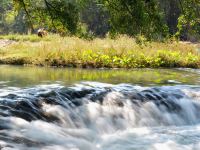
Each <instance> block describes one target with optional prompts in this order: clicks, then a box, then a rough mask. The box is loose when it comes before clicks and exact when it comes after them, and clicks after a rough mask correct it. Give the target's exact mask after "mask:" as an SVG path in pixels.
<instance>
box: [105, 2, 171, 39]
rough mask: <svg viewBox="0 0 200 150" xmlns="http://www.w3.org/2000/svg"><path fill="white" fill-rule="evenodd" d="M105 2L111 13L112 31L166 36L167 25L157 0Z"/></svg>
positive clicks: (154, 37)
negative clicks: (147, 0)
mask: <svg viewBox="0 0 200 150" xmlns="http://www.w3.org/2000/svg"><path fill="white" fill-rule="evenodd" d="M103 3H104V5H105V6H106V7H107V9H108V11H109V13H110V17H111V18H110V23H111V27H112V32H117V33H120V34H127V35H131V36H136V35H138V34H140V35H145V37H147V38H148V39H159V38H162V37H165V36H166V33H167V26H166V25H165V22H164V20H163V16H162V11H160V10H159V6H158V1H157V0H151V1H149V2H146V1H144V0H103Z"/></svg>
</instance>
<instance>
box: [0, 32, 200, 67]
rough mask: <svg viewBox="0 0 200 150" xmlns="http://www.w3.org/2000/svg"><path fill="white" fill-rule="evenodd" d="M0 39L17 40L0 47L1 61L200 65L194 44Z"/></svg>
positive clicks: (51, 37) (123, 39) (25, 37)
mask: <svg viewBox="0 0 200 150" xmlns="http://www.w3.org/2000/svg"><path fill="white" fill-rule="evenodd" d="M0 39H10V40H14V41H17V42H15V43H13V44H11V45H9V46H7V47H4V48H1V49H0V63H4V64H29V65H42V66H44V65H47V66H71V67H108V68H114V67H118V68H137V67H139V68H141V67H152V68H155V67H195V68H197V67H200V56H199V54H198V53H197V52H196V51H195V48H194V46H193V45H192V44H190V45H189V44H185V43H179V42H176V41H168V42H163V43H161V42H151V43H149V42H147V43H143V44H142V45H141V44H140V45H139V44H137V43H136V41H135V40H134V39H133V38H130V37H127V36H119V37H118V38H116V39H109V38H104V39H99V38H96V39H94V40H91V41H87V40H83V39H80V38H77V37H60V36H58V35H48V36H47V37H45V38H39V37H37V36H36V35H7V36H0Z"/></svg>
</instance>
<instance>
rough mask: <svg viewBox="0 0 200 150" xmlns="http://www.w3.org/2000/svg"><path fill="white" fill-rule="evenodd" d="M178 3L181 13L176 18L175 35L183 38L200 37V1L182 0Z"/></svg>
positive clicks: (192, 38) (194, 38) (193, 38)
mask: <svg viewBox="0 0 200 150" xmlns="http://www.w3.org/2000/svg"><path fill="white" fill-rule="evenodd" d="M180 5H181V8H182V13H181V15H180V17H179V18H178V26H177V27H178V32H177V33H176V35H177V36H180V37H181V38H182V39H184V40H192V41H194V40H196V39H200V1H198V0H182V1H181V2H180ZM191 36H193V37H191Z"/></svg>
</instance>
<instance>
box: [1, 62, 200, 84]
mask: <svg viewBox="0 0 200 150" xmlns="http://www.w3.org/2000/svg"><path fill="white" fill-rule="evenodd" d="M198 72H199V71H191V70H188V69H132V70H125V69H109V70H108V69H72V68H48V67H22V66H7V65H1V66H0V87H4V86H18V87H26V86H33V85H38V84H48V83H51V84H52V83H57V82H59V83H62V84H67V85H69V84H73V83H75V82H80V81H97V82H105V83H112V84H119V83H131V84H139V85H148V86H151V85H152V86H153V85H169V84H170V85H173V84H196V85H197V84H199V73H198Z"/></svg>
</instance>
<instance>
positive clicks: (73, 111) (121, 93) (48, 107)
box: [0, 82, 200, 150]
mask: <svg viewBox="0 0 200 150" xmlns="http://www.w3.org/2000/svg"><path fill="white" fill-rule="evenodd" d="M199 92H200V87H198V86H186V85H177V86H154V87H142V86H134V85H130V84H118V85H112V84H103V83H97V82H83V83H80V84H76V85H74V86H71V87H64V86H61V85H58V84H57V85H55V84H53V85H40V86H35V87H32V88H14V89H13V88H2V89H1V90H0V146H1V149H2V150H13V149H14V150H15V149H16V150H18V149H19V150H40V149H41V150H160V149H162V150H183V149H184V150H199V149H200V102H199V99H200V94H199Z"/></svg>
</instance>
